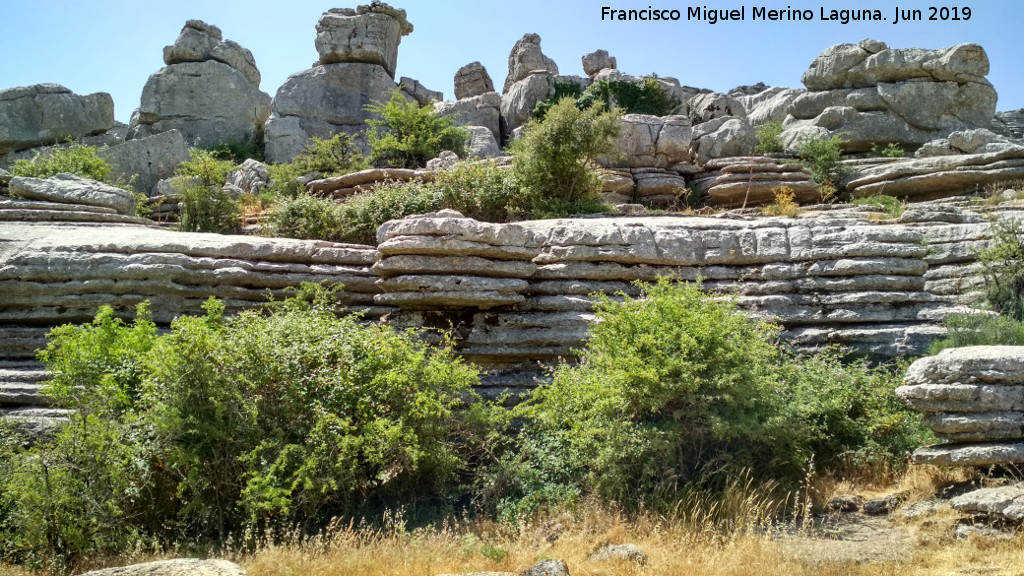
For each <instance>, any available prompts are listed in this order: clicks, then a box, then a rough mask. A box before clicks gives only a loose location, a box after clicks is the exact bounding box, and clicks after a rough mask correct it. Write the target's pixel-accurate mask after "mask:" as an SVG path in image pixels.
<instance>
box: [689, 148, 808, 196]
mask: <svg viewBox="0 0 1024 576" xmlns="http://www.w3.org/2000/svg"><path fill="white" fill-rule="evenodd" d="M704 168H705V170H706V171H705V172H703V173H701V174H700V175H698V176H697V177H695V178H694V180H693V182H692V187H693V190H694V191H695V192H697V193H698V194H699V195H700V196H701V197H706V198H707V200H708V203H709V204H712V205H715V206H729V207H737V206H758V205H763V204H770V203H772V202H775V196H776V193H777V192H778V193H783V194H785V193H787V190H784V189H788V192H789V193H792V194H793V195H794V200H795V201H796V202H798V203H800V204H806V203H814V202H818V201H820V200H821V192H820V191H819V190H818V185H817V183H815V182H814V179H813V178H812V177H811V172H810V170H808V169H807V168H806V167H805V166H804V165H803V164H794V163H789V164H786V163H780V162H778V161H776V160H773V159H771V158H765V157H762V156H746V157H738V158H723V159H720V160H711V161H709V162H708V163H707V164H706V165H705V166H704Z"/></svg>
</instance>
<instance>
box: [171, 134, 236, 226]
mask: <svg viewBox="0 0 1024 576" xmlns="http://www.w3.org/2000/svg"><path fill="white" fill-rule="evenodd" d="M234 169H235V164H234V163H233V162H231V161H230V160H219V159H218V158H217V157H216V156H215V155H214V153H213V152H211V151H209V150H203V149H200V148H192V149H190V150H189V159H188V161H186V162H182V163H181V165H180V166H179V167H178V170H177V171H176V172H175V176H177V177H178V178H179V180H178V184H177V185H176V188H177V192H178V194H179V195H180V196H181V224H180V228H181V230H184V231H187V232H220V233H223V234H230V233H233V232H237V231H238V229H239V228H240V227H241V215H242V209H241V207H240V206H239V204H238V202H237V201H236V200H235V199H234V198H232V197H231V195H230V194H228V193H227V192H225V191H224V189H223V187H224V182H225V180H226V179H227V176H228V172H231V171H232V170H234Z"/></svg>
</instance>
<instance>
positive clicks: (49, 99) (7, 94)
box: [0, 84, 114, 157]
mask: <svg viewBox="0 0 1024 576" xmlns="http://www.w3.org/2000/svg"><path fill="white" fill-rule="evenodd" d="M113 126H114V100H113V99H112V98H111V97H110V94H107V93H106V92H97V93H95V94H87V95H84V96H83V95H78V94H75V93H73V92H71V90H68V89H67V88H65V87H63V86H60V85H58V84H36V85H34V86H23V87H19V88H9V89H7V90H0V157H2V156H4V155H6V154H8V153H10V152H14V151H17V150H23V149H26V148H34V147H37V146H43V145H48V144H53V143H54V142H61V141H64V140H67V139H68V138H73V139H79V138H82V137H85V136H94V135H98V134H103V133H104V132H106V131H107V130H110V129H111V128H112V127H113Z"/></svg>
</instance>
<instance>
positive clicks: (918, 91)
mask: <svg viewBox="0 0 1024 576" xmlns="http://www.w3.org/2000/svg"><path fill="white" fill-rule="evenodd" d="M988 72H989V63H988V56H987V55H986V54H985V50H984V49H983V48H982V47H981V46H978V45H977V44H959V45H956V46H953V47H950V48H944V49H939V50H922V49H919V48H899V49H896V48H889V47H887V46H886V45H885V44H884V43H881V42H877V41H872V40H865V41H862V42H861V43H860V44H859V45H855V44H837V45H835V46H832V47H830V48H828V49H827V50H825V51H824V52H822V53H821V54H819V55H818V57H817V58H815V60H814V62H812V63H811V65H810V67H809V68H808V69H807V71H806V72H805V73H804V76H803V83H804V86H806V87H807V90H808V91H807V92H806V93H804V94H802V95H800V96H799V97H797V98H796V99H795V100H794V101H793V103H792V105H791V107H790V109H789V114H790V118H787V120H786V124H785V126H786V130H785V131H784V132H783V134H782V136H781V139H782V141H783V143H784V144H785V145H786V146H787V147H790V148H792V147H794V145H795V144H796V143H797V142H798V141H799V140H800V139H801V138H804V137H815V138H817V137H825V138H827V137H831V136H833V135H837V134H839V135H842V138H843V139H844V140H845V143H844V144H843V147H844V149H845V150H847V151H850V152H861V151H867V150H869V149H870V148H871V147H872V146H875V145H881V146H884V145H886V144H888V143H891V142H895V143H898V144H900V145H902V146H904V147H905V148H911V149H913V148H917V147H918V146H920V145H922V144H924V143H925V142H928V141H929V140H934V139H936V138H942V137H944V136H946V135H947V134H949V133H950V132H953V131H956V130H964V129H969V128H987V127H988V126H989V125H990V124H991V122H992V118H993V115H994V113H995V106H996V91H995V89H994V88H993V87H992V85H991V84H990V83H989V82H988V80H986V79H985V76H986V75H987V74H988Z"/></svg>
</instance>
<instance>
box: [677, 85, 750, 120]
mask: <svg viewBox="0 0 1024 576" xmlns="http://www.w3.org/2000/svg"><path fill="white" fill-rule="evenodd" d="M686 108H687V110H688V112H689V115H690V121H691V122H693V125H694V126H696V125H698V124H703V123H705V122H710V121H712V120H715V119H717V118H723V117H727V116H728V117H732V118H738V119H741V120H742V119H745V118H746V117H747V111H746V109H745V108H744V107H743V104H740V102H739V101H738V100H736V99H735V98H733V97H732V96H727V95H725V94H721V93H718V92H708V93H705V94H699V95H697V96H694V97H693V98H691V99H690V100H689V101H688V102H687V103H686Z"/></svg>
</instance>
